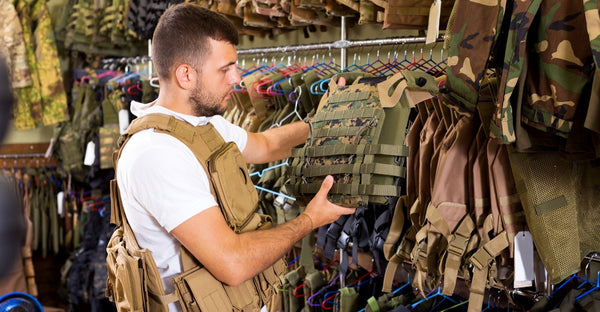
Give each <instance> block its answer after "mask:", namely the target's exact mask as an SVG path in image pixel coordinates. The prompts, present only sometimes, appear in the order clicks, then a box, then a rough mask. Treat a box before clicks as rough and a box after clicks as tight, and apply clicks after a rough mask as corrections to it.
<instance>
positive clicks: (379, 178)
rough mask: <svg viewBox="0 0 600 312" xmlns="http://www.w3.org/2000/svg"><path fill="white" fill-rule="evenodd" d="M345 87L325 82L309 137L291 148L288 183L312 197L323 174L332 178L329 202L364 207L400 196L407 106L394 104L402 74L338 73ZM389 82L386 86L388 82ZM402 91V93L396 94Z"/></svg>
mask: <svg viewBox="0 0 600 312" xmlns="http://www.w3.org/2000/svg"><path fill="white" fill-rule="evenodd" d="M342 76H343V77H344V78H346V81H347V83H349V85H346V86H338V85H337V83H336V81H337V79H338V77H339V76H336V77H334V78H333V79H331V81H330V85H329V89H328V91H327V93H326V94H325V95H324V96H323V98H322V100H321V103H320V105H319V108H318V109H317V111H316V113H315V115H314V117H313V119H312V122H311V130H310V135H309V139H308V140H307V142H306V143H305V145H304V146H303V147H302V148H296V149H292V157H293V160H292V165H291V167H292V168H293V169H292V170H290V171H291V175H290V180H289V185H290V186H291V188H292V189H293V190H294V192H295V193H296V194H298V196H309V197H310V196H312V195H314V194H315V193H316V192H317V191H318V190H319V187H320V185H321V182H322V181H323V179H324V178H325V177H326V176H327V175H332V176H333V177H334V185H333V187H332V188H331V190H330V192H329V194H330V195H329V198H330V200H331V201H332V202H334V203H337V204H340V205H344V206H348V207H362V208H365V207H366V206H367V204H368V203H373V204H388V203H389V199H390V198H391V197H398V196H400V195H401V187H400V185H399V180H400V179H403V178H404V177H405V175H406V168H405V164H404V160H405V157H406V156H408V152H409V151H408V148H407V147H406V146H405V145H404V137H405V133H406V125H407V123H408V119H409V115H410V107H409V106H407V105H397V104H398V100H399V99H400V97H401V96H402V94H403V92H402V91H403V90H404V88H398V87H397V86H398V84H399V82H400V81H402V80H404V77H403V76H402V75H397V76H395V77H394V78H393V79H392V78H390V79H387V80H385V78H383V80H384V81H382V78H378V77H368V76H369V75H368V74H365V73H352V72H350V73H344V74H342ZM390 82H392V83H390ZM401 89H402V90H401Z"/></svg>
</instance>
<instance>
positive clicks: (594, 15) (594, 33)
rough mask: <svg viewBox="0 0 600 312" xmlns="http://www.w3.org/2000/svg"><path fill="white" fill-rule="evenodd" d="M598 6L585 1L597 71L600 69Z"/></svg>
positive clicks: (591, 1)
mask: <svg viewBox="0 0 600 312" xmlns="http://www.w3.org/2000/svg"><path fill="white" fill-rule="evenodd" d="M598 6H599V4H598V2H597V1H593V0H583V9H584V10H585V20H586V24H587V33H588V36H589V38H590V47H591V49H592V56H593V57H594V62H595V63H596V71H598V69H599V68H600V67H599V66H600V12H598Z"/></svg>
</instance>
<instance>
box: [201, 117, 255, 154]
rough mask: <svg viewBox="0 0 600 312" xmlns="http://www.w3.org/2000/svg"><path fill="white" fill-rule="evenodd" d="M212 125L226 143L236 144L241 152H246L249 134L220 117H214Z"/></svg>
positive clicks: (211, 121) (211, 120)
mask: <svg viewBox="0 0 600 312" xmlns="http://www.w3.org/2000/svg"><path fill="white" fill-rule="evenodd" d="M210 123H212V124H213V126H215V128H216V129H217V131H219V133H220V134H221V136H222V137H223V139H224V140H225V142H234V143H235V144H236V145H237V147H238V149H239V150H240V151H241V152H243V151H244V148H246V143H247V142H248V132H246V130H244V129H242V128H241V127H239V126H236V125H234V124H232V123H231V122H229V121H228V120H227V119H225V118H223V116H220V115H217V116H213V117H212V118H211V119H210Z"/></svg>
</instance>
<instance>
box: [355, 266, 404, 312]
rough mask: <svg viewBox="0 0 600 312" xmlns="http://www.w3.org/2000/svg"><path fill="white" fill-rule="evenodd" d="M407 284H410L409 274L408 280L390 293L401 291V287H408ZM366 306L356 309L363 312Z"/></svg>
mask: <svg viewBox="0 0 600 312" xmlns="http://www.w3.org/2000/svg"><path fill="white" fill-rule="evenodd" d="M409 285H411V281H410V275H409V276H408V281H407V282H406V283H404V285H402V286H400V287H398V288H396V289H394V291H392V294H394V295H395V294H397V293H398V292H399V291H401V290H402V289H404V288H406V287H408V286H409ZM365 310H366V308H362V309H360V310H358V312H365Z"/></svg>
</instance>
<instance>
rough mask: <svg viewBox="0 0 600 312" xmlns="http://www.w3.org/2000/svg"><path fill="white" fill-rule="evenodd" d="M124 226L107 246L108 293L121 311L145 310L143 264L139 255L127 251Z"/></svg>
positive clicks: (115, 233) (116, 231)
mask: <svg viewBox="0 0 600 312" xmlns="http://www.w3.org/2000/svg"><path fill="white" fill-rule="evenodd" d="M122 237H123V228H118V229H117V230H115V232H114V234H113V236H112V237H111V239H110V242H109V243H108V247H107V249H106V250H107V257H106V262H107V268H108V275H109V278H108V281H110V282H109V283H107V285H106V286H107V293H109V294H112V299H113V301H114V303H115V305H116V306H117V309H118V310H119V311H144V310H145V309H144V306H145V299H146V298H145V297H146V296H145V293H146V291H145V287H144V277H143V272H144V271H143V269H142V267H143V264H142V262H141V259H140V258H139V257H136V256H133V255H131V254H129V253H128V252H127V249H126V248H125V243H124V242H123V241H122Z"/></svg>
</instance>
